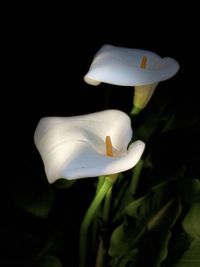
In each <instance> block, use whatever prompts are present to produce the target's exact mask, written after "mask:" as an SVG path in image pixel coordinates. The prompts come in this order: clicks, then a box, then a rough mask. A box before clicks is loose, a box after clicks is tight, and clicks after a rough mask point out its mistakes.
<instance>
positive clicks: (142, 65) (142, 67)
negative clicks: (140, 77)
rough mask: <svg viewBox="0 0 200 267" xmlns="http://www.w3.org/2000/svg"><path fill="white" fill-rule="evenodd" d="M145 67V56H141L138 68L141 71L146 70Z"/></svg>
mask: <svg viewBox="0 0 200 267" xmlns="http://www.w3.org/2000/svg"><path fill="white" fill-rule="evenodd" d="M146 65H147V57H146V56H143V57H142V60H141V63H140V68H141V69H145V68H146Z"/></svg>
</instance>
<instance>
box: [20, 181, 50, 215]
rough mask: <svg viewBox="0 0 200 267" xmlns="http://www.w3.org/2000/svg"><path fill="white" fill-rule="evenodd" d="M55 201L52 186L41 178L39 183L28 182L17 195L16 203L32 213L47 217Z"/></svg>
mask: <svg viewBox="0 0 200 267" xmlns="http://www.w3.org/2000/svg"><path fill="white" fill-rule="evenodd" d="M53 201H54V192H53V190H52V188H51V186H50V185H49V184H48V183H47V182H46V181H43V180H41V181H40V182H39V183H38V185H37V184H36V185H34V183H33V184H32V183H30V184H28V183H27V184H26V186H25V187H24V188H22V189H21V192H20V194H19V195H17V196H16V204H17V205H18V206H19V207H20V208H22V209H24V210H25V211H26V212H28V213H30V214H31V215H34V216H37V217H41V218H47V217H48V214H49V211H50V209H51V207H52V204H53Z"/></svg>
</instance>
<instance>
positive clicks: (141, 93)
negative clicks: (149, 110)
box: [84, 45, 179, 110]
mask: <svg viewBox="0 0 200 267" xmlns="http://www.w3.org/2000/svg"><path fill="white" fill-rule="evenodd" d="M178 69H179V64H178V62H177V61H176V60H174V59H173V58H169V57H164V58H161V57H160V56H159V55H157V54H156V53H153V52H150V51H146V50H142V49H131V48H123V47H117V46H112V45H104V46H103V47H102V48H101V49H100V50H99V51H98V52H97V54H96V55H95V57H94V59H93V62H92V64H91V66H90V69H89V71H88V73H87V74H86V75H85V77H84V80H85V81H86V82H87V83H89V84H91V85H98V84H100V83H101V82H104V83H108V84H114V85H122V86H135V93H134V106H135V107H136V108H138V109H139V110H141V109H143V108H144V107H145V106H146V104H147V103H148V101H149V99H150V98H151V96H152V94H153V92H154V90H155V88H156V86H157V85H158V83H159V82H160V81H164V80H167V79H169V78H171V77H172V76H174V75H175V74H176V72H177V71H178Z"/></svg>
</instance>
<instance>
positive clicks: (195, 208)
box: [182, 202, 200, 240]
mask: <svg viewBox="0 0 200 267" xmlns="http://www.w3.org/2000/svg"><path fill="white" fill-rule="evenodd" d="M182 225H183V228H184V230H185V232H186V233H187V234H188V235H189V236H191V237H192V238H194V239H199V240H200V202H196V203H193V204H192V206H191V208H190V210H189V211H188V213H187V215H186V216H185V218H184V220H183V222H182Z"/></svg>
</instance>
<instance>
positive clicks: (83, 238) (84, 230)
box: [79, 179, 113, 267]
mask: <svg viewBox="0 0 200 267" xmlns="http://www.w3.org/2000/svg"><path fill="white" fill-rule="evenodd" d="M112 185H113V183H112V182H111V181H109V180H108V179H105V182H104V184H103V185H102V186H101V189H100V190H99V192H98V193H97V195H96V196H95V198H94V200H93V201H92V203H91V205H90V206H89V208H88V210H87V212H86V214H85V217H84V219H83V222H82V224H81V229H80V265H79V266H80V267H86V266H87V263H86V259H87V255H86V252H87V234H88V229H89V227H90V224H91V221H92V219H93V216H94V214H95V212H96V211H97V209H98V207H99V206H100V204H101V202H102V201H103V199H104V198H105V196H106V194H107V192H108V191H109V189H110V188H111V187H112Z"/></svg>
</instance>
